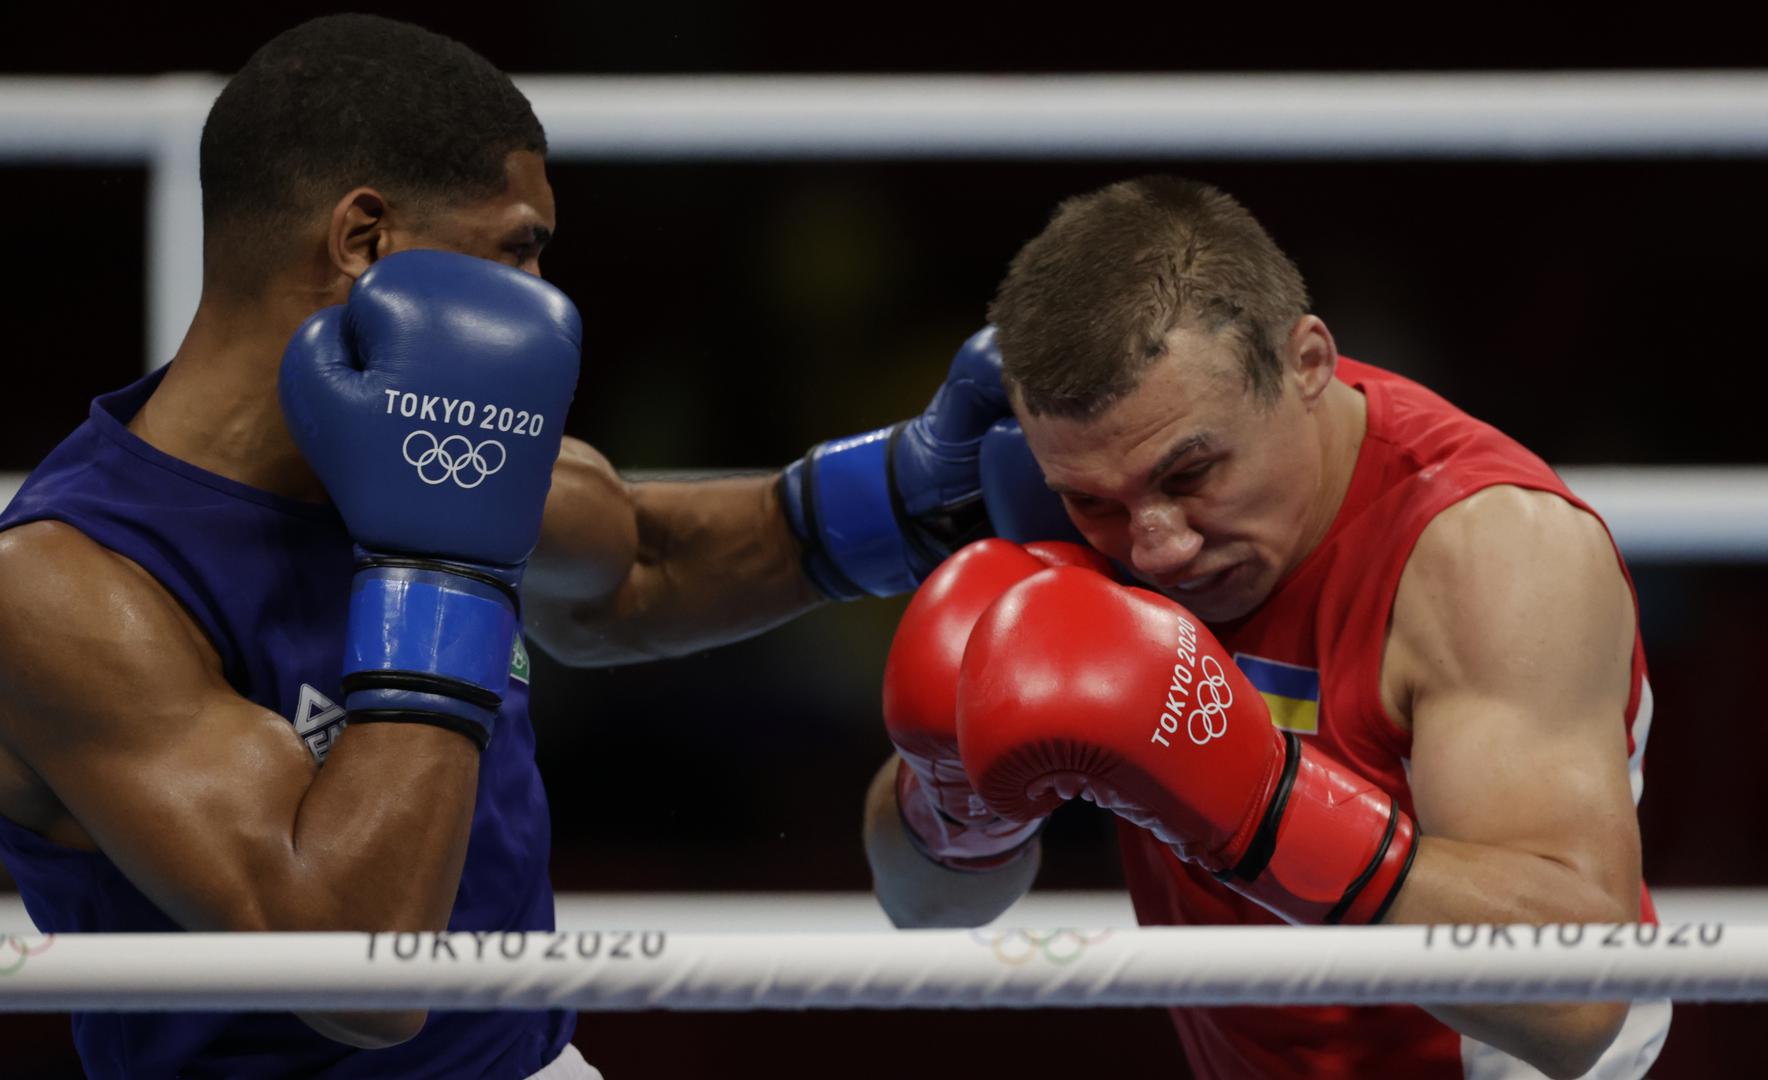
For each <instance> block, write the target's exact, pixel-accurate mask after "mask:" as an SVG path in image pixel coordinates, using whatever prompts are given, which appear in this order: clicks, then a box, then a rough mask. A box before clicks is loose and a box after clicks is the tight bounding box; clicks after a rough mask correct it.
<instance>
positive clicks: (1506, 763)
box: [1383, 487, 1640, 1076]
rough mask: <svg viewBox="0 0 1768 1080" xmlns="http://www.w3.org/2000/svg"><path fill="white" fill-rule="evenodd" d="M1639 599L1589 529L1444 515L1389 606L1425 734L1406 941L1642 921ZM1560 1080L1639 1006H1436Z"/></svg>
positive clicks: (1525, 496)
mask: <svg viewBox="0 0 1768 1080" xmlns="http://www.w3.org/2000/svg"><path fill="white" fill-rule="evenodd" d="M1634 632H1635V615H1634V607H1633V600H1632V596H1631V594H1630V592H1629V590H1628V589H1627V586H1626V583H1625V580H1624V578H1623V577H1622V575H1621V572H1620V568H1619V564H1618V562H1617V560H1616V558H1615V554H1614V549H1613V547H1612V546H1611V545H1610V543H1609V540H1608V537H1607V535H1606V534H1605V533H1604V532H1603V530H1602V527H1601V526H1600V524H1599V523H1597V522H1596V520H1595V519H1593V518H1591V517H1590V516H1589V515H1587V514H1584V513H1582V512H1581V511H1579V510H1577V509H1575V508H1574V507H1572V506H1570V505H1569V504H1568V503H1566V502H1564V501H1563V500H1561V499H1559V498H1557V497H1555V496H1552V495H1547V494H1543V493H1533V492H1524V491H1521V490H1519V489H1516V488H1508V487H1500V488H1493V489H1490V490H1488V491H1485V492H1482V493H1480V494H1478V495H1476V496H1474V497H1472V498H1470V499H1468V500H1466V501H1465V502H1463V503H1461V504H1459V505H1457V506H1455V507H1453V508H1451V509H1450V510H1448V511H1446V512H1444V513H1443V514H1442V515H1441V516H1440V517H1439V518H1438V519H1437V520H1436V521H1435V522H1433V523H1432V524H1431V526H1430V527H1429V528H1428V529H1427V530H1426V531H1425V533H1424V535H1423V536H1422V537H1421V538H1420V540H1419V543H1418V547H1417V549H1416V550H1415V551H1414V553H1413V555H1412V557H1411V560H1410V561H1409V562H1408V564H1407V568H1406V571H1405V574H1404V576H1403V577H1402V578H1401V582H1400V588H1399V593H1398V595H1397V596H1396V599H1395V607H1394V614H1393V626H1392V630H1391V633H1390V636H1389V643H1388V647H1387V655H1386V657H1385V658H1384V666H1383V692H1384V696H1386V697H1387V698H1388V704H1389V710H1390V713H1391V714H1392V715H1394V716H1396V717H1401V718H1405V719H1407V720H1409V722H1410V724H1411V727H1412V731H1413V744H1412V772H1411V782H1412V793H1413V797H1414V801H1415V806H1416V810H1417V814H1418V823H1419V827H1420V831H1421V833H1422V839H1421V841H1420V844H1419V847H1418V851H1417V857H1416V861H1415V862H1414V864H1413V867H1412V872H1411V875H1410V877H1409V878H1408V879H1407V881H1406V884H1405V886H1404V888H1403V889H1402V890H1401V892H1400V894H1399V896H1398V897H1397V898H1396V900H1395V902H1394V905H1393V907H1392V909H1391V910H1390V911H1389V913H1388V919H1387V921H1389V922H1394V923H1445V922H1528V923H1544V922H1630V921H1634V920H1636V919H1637V918H1638V917H1639V875H1640V852H1639V829H1638V821H1637V818H1636V816H1635V812H1634V807H1633V800H1632V792H1631V788H1630V785H1629V782H1628V772H1627V740H1626V732H1625V726H1624V724H1623V717H1624V715H1625V710H1626V706H1627V700H1628V695H1629V691H1630V689H1631V685H1630V682H1631V678H1630V675H1631V667H1630V664H1631V657H1632V650H1633V639H1634ZM1430 1011H1431V1012H1432V1013H1433V1014H1434V1015H1436V1016H1437V1017H1438V1018H1439V1019H1441V1020H1442V1021H1443V1022H1445V1023H1447V1024H1449V1025H1450V1026H1452V1027H1454V1028H1456V1029H1457V1030H1459V1031H1461V1032H1463V1033H1465V1034H1468V1035H1471V1036H1473V1037H1474V1038H1476V1039H1479V1040H1481V1041H1482V1042H1486V1043H1490V1044H1492V1045H1494V1046H1497V1047H1499V1048H1501V1049H1503V1050H1505V1051H1507V1052H1509V1053H1511V1054H1513V1055H1516V1056H1519V1057H1522V1058H1524V1059H1525V1060H1527V1061H1529V1062H1530V1063H1531V1064H1534V1065H1535V1066H1536V1067H1537V1068H1540V1069H1541V1070H1542V1071H1544V1072H1547V1073H1549V1074H1550V1075H1574V1076H1575V1075H1580V1074H1581V1073H1583V1072H1584V1071H1585V1070H1586V1069H1588V1067H1589V1065H1590V1064H1591V1063H1592V1062H1593V1061H1594V1060H1595V1058H1596V1057H1597V1056H1598V1055H1600V1053H1601V1052H1602V1051H1603V1050H1604V1049H1605V1048H1606V1047H1607V1046H1608V1044H1609V1043H1610V1042H1611V1041H1612V1040H1613V1038H1614V1035H1615V1033H1616V1032H1617V1031H1618V1030H1619V1027H1620V1024H1621V1023H1622V1021H1623V1020H1624V1019H1625V1017H1626V1012H1627V1007H1626V1005H1625V1004H1618V1003H1617V1004H1602V1003H1595V1004H1580V1005H1563V1006H1482V1007H1455V1008H1451V1007H1433V1008H1431V1009H1430Z"/></svg>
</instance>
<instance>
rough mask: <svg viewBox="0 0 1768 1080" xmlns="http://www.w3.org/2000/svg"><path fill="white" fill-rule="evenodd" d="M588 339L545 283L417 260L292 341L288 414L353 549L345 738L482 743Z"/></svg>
mask: <svg viewBox="0 0 1768 1080" xmlns="http://www.w3.org/2000/svg"><path fill="white" fill-rule="evenodd" d="M582 339H583V331H582V323H581V320H580V319H579V317H578V314H577V309H576V308H575V307H574V306H573V305H572V303H571V301H570V300H569V299H567V298H566V297H565V295H564V294H563V293H561V292H559V291H558V290H557V289H555V288H553V287H552V286H550V285H548V284H546V283H545V282H544V281H541V280H540V279H539V278H538V277H534V276H532V275H530V274H525V273H522V272H521V271H518V270H514V269H511V268H509V267H505V266H502V265H500V264H498V263H494V262H490V261H487V260H484V259H476V258H472V257H470V256H466V255H457V254H453V253H449V252H441V251H410V252H404V253H400V254H397V255H392V256H389V257H387V258H385V259H383V260H381V261H380V262H379V263H377V264H376V265H375V266H374V267H373V268H371V269H370V270H369V271H368V272H367V273H365V274H364V275H362V277H361V279H360V280H358V281H357V282H356V284H355V287H354V288H353V289H352V290H351V292H350V297H349V301H348V303H346V304H344V305H342V306H339V307H332V308H327V309H325V310H323V311H320V312H318V313H317V314H315V315H314V316H313V317H312V318H310V319H308V320H307V322H306V323H305V324H304V325H303V326H302V327H301V329H300V330H299V331H298V332H296V334H295V336H294V338H293V340H291V341H290V343H289V346H288V349H287V351H286V352H285V354H284V356H283V363H282V370H281V374H280V379H279V385H278V389H279V391H280V396H281V402H282V408H283V413H284V415H285V417H286V418H287V420H288V424H289V430H290V432H291V433H292V434H293V436H294V438H295V441H296V443H297V444H298V445H299V446H300V448H301V452H302V453H303V454H304V455H305V456H306V458H307V461H308V462H309V464H311V465H312V467H313V470H314V472H315V473H317V474H318V476H319V479H320V481H321V482H322V483H323V484H324V485H325V488H326V491H327V492H328V493H329V494H330V495H331V497H332V500H333V502H334V503H335V504H336V505H337V508H338V511H339V513H340V514H341V515H342V517H343V519H344V524H345V526H346V527H347V528H348V529H349V531H350V535H351V537H352V538H353V539H354V540H355V542H356V545H357V567H356V575H355V578H354V581H353V583H352V586H351V597H350V614H349V627H348V631H347V636H346V640H345V662H344V683H343V685H344V692H345V694H346V700H345V707H346V709H347V710H348V712H349V718H350V722H351V723H363V722H370V721H377V720H379V721H399V722H417V723H428V724H435V725H438V726H441V727H446V728H450V729H452V730H455V731H459V732H461V733H462V734H464V735H466V736H468V737H469V738H471V739H473V740H474V741H475V742H476V743H478V744H479V745H480V746H481V747H483V746H484V745H485V744H486V742H487V740H489V738H490V736H491V731H492V727H493V725H494V722H495V719H496V716H497V710H498V707H499V705H500V704H501V701H502V695H503V693H504V691H505V689H506V688H507V686H508V676H509V665H510V656H511V653H512V650H513V648H514V644H515V636H516V634H517V633H518V632H519V627H520V607H519V597H518V589H519V586H520V583H521V577H522V570H523V567H524V566H525V565H526V561H527V559H528V556H529V554H530V553H531V552H532V551H533V549H534V545H535V543H536V542H537V540H538V539H539V535H540V519H541V512H542V510H543V508H544V506H545V503H546V493H547V490H548V488H549V487H550V485H551V483H552V469H553V463H554V461H555V460H556V459H557V458H558V455H559V442H560V437H561V435H562V433H563V429H564V421H565V412H566V410H567V409H568V408H569V407H570V404H571V397H572V394H573V392H574V390H575V388H576V383H577V371H578V362H579V356H580V353H581V351H582Z"/></svg>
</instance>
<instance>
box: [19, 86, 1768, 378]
mask: <svg viewBox="0 0 1768 1080" xmlns="http://www.w3.org/2000/svg"><path fill="white" fill-rule="evenodd" d="M516 81H517V83H518V84H519V85H520V86H521V87H522V89H523V90H524V91H525V92H527V93H528V95H529V97H530V98H531V99H532V100H533V103H534V108H535V112H536V113H537V114H538V115H539V117H540V119H541V121H542V122H543V123H545V125H546V129H547V137H548V141H549V144H550V154H551V156H552V157H553V158H554V159H555V160H581V159H604V160H606V159H626V160H699V159H708V158H741V159H756V158H773V159H785V158H843V159H860V158H877V157H895V158H905V157H907V158H920V159H928V158H945V159H966V158H1045V159H1062V158H1110V157H1121V158H1151V157H1180V156H1190V157H1213V158H1346V157H1348V158H1403V157H1445V158H1470V159H1492V158H1511V159H1516V158H1523V159H1534V160H1539V159H1551V158H1562V159H1563V158H1589V157H1598V156H1608V157H1641V156H1657V157H1662V156H1666V155H1685V156H1736V157H1761V156H1763V155H1764V154H1768V72H1757V71H1750V72H1726V73H1705V72H1583V73H1553V74H1530V73H1461V74H1360V75H1359V74H1338V75H1277V74H1263V75H1044V76H785V77H779V76H765V77H763V76H666V77H664V76H658V77H581V76H552V75H535V76H518V77H517V80H516ZM221 86H222V80H221V79H220V78H218V77H216V76H212V75H193V74H176V75H164V76H159V77H156V78H42V77H11V78H0V164H6V163H14V164H24V163H55V164H82V163H84V164H93V165H119V164H125V165H126V164H144V165H146V166H147V167H148V170H149V184H148V191H149V195H148V199H149V207H148V267H147V274H146V281H147V288H148V340H147V343H146V344H147V362H148V363H149V364H150V365H153V364H158V363H163V362H164V361H165V359H166V358H168V357H170V356H171V355H172V353H173V351H174V350H175V349H176V348H177V345H178V341H179V338H180V337H181V336H182V334H183V332H184V328H185V326H186V324H187V323H188V322H189V318H190V313H191V312H193V311H195V310H196V301H197V295H198V291H199V288H200V284H201V267H202V245H201V235H202V230H201V223H202V212H201V201H200V191H199V189H198V185H197V136H198V134H199V133H200V131H201V129H202V122H203V118H204V115H205V114H206V112H207V110H208V107H209V103H210V102H211V101H212V100H213V99H214V96H215V94H216V93H217V92H219V90H220V88H221Z"/></svg>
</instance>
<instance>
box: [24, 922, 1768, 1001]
mask: <svg viewBox="0 0 1768 1080" xmlns="http://www.w3.org/2000/svg"><path fill="white" fill-rule="evenodd" d="M1663 997H1669V998H1675V999H1681V1000H1698V1001H1756V1000H1768V926H1730V925H1726V924H1722V923H1683V924H1675V925H1666V926H1661V927H1658V926H1638V925H1619V926H1601V925H1592V926H1583V925H1578V924H1568V925H1563V926H1545V927H1532V926H1508V927H1507V926H1476V925H1466V926H1458V927H1449V926H1437V927H1426V926H1402V927H1356V928H1296V927H1222V928H1213V927H1212V928H1173V927H1160V928H1143V929H1136V930H1122V929H1120V930H1097V931H1084V930H1052V931H1025V930H978V931H963V930H929V931H910V932H901V933H872V934H853V933H849V934H829V933H806V934H795V933H782V934H691V933H683V934H673V933H668V932H665V931H650V932H643V931H594V930H589V931H560V932H556V933H554V932H545V933H543V932H529V933H520V932H511V933H486V934H472V933H465V932H462V933H451V934H441V935H438V934H403V935H401V934H254V935H240V934H84V935H80V934H75V935H61V936H56V937H53V938H49V937H40V936H34V937H9V938H3V939H0V1010H6V1011H51V1010H65V1009H106V1010H123V1011H144V1010H157V1009H222V1010H230V1011H232V1010H285V1009H294V1010H327V1009H367V1008H412V1007H429V1008H447V1009H499V1008H541V1007H566V1008H573V1009H584V1010H636V1009H689V1010H714V1009H718V1010H753V1009H808V1008H839V1009H848V1008H877V1009H905V1008H1058V1007H1061V1008H1068V1007H1081V1006H1115V1007H1123V1006H1157V1005H1228V1004H1383V1003H1389V1004H1417V1003H1423V1002H1428V1003H1450V1002H1455V1003H1464V1004H1471V1003H1495V1002H1542V1001H1591V1000H1598V1001H1600V1000H1615V1001H1618V1000H1627V999H1650V998H1663Z"/></svg>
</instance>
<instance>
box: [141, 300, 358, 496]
mask: <svg viewBox="0 0 1768 1080" xmlns="http://www.w3.org/2000/svg"><path fill="white" fill-rule="evenodd" d="M315 299H316V298H315V297H314V296H312V295H303V294H301V293H298V292H297V293H292V294H291V293H289V292H280V293H278V292H271V293H267V294H266V296H265V297H262V298H254V299H252V300H249V301H239V300H233V299H230V298H217V297H215V296H213V295H211V294H210V293H209V292H207V291H205V293H204V296H203V300H202V303H201V304H199V305H198V307H197V313H196V317H195V318H194V319H193V320H192V321H191V324H190V329H189V331H187V332H186V334H185V336H184V342H183V343H182V344H181V345H179V347H178V352H177V354H176V355H175V356H174V357H173V359H172V364H171V367H170V369H169V370H168V371H167V372H166V377H165V380H164V381H163V382H161V383H160V385H159V387H158V388H157V389H156V390H155V391H154V393H153V396H152V397H151V398H149V399H148V401H147V403H146V404H145V405H143V406H142V408H141V411H140V412H138V413H137V414H136V415H135V417H134V418H133V419H132V420H130V421H129V430H130V431H131V432H133V433H134V434H135V435H136V436H137V437H139V438H141V439H142V440H144V441H146V442H147V443H149V444H150V445H152V446H154V447H155V448H157V449H159V450H162V451H164V452H166V453H168V454H171V455H172V456H173V457H176V458H180V459H182V460H184V461H187V462H190V463H191V464H192V465H195V466H197V467H199V468H202V469H206V470H207V471H209V472H212V473H216V474H217V475H220V476H225V477H227V478H228V479H230V480H237V481H239V482H240V483H243V484H247V485H249V486H251V487H255V488H259V489H261V490H264V491H269V492H273V493H275V494H278V495H285V496H288V497H291V498H296V499H307V500H311V501H321V500H323V499H324V498H325V490H324V488H323V487H322V486H321V485H320V483H319V480H318V478H317V477H315V476H314V474H313V470H312V469H311V468H309V467H308V465H307V461H306V459H305V458H303V457H302V456H301V452H300V450H299V449H298V448H297V447H296V446H295V442H294V439H293V437H292V436H290V435H289V430H288V425H287V423H286V422H285V421H284V420H283V416H282V408H281V406H280V405H279V404H278V402H277V393H276V374H277V368H278V366H279V365H280V364H281V362H282V352H283V348H284V346H285V345H287V343H288V340H289V338H290V337H292V336H293V335H294V332H295V330H296V329H297V328H298V327H299V326H300V324H301V323H302V321H304V320H305V319H306V317H307V316H308V315H309V314H311V313H312V312H313V311H314V310H316V309H317V308H318V307H319V306H321V304H320V303H316V302H315Z"/></svg>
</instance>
